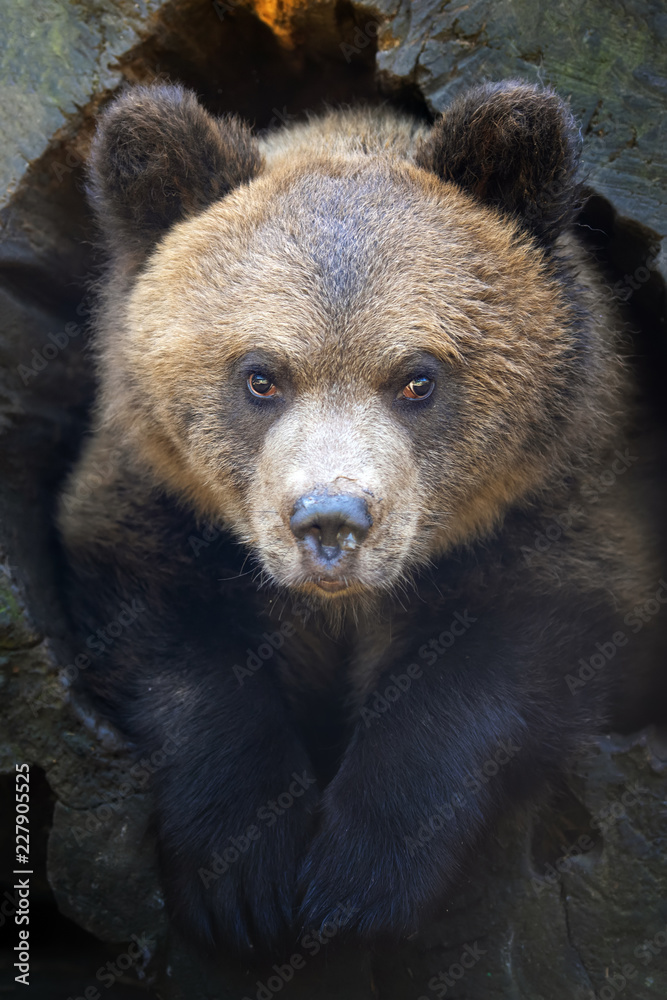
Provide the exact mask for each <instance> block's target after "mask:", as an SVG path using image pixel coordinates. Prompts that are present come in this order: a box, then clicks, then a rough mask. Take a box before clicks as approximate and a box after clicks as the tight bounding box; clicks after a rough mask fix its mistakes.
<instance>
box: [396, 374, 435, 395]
mask: <svg viewBox="0 0 667 1000" xmlns="http://www.w3.org/2000/svg"><path fill="white" fill-rule="evenodd" d="M434 389H435V379H432V378H426V376H422V377H420V378H413V379H412V381H411V382H408V384H407V385H406V386H405V388H404V389H403V390H402V392H401V394H400V397H401V399H428V397H429V396H430V395H431V393H432V392H433V390H434Z"/></svg>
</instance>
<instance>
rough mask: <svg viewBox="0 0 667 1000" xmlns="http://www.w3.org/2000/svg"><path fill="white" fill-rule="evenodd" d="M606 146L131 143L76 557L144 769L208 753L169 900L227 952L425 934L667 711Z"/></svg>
mask: <svg viewBox="0 0 667 1000" xmlns="http://www.w3.org/2000/svg"><path fill="white" fill-rule="evenodd" d="M579 150H580V137H579V132H578V128H577V125H576V123H575V122H574V120H573V118H572V116H571V114H570V112H569V110H568V108H567V106H566V105H565V104H564V103H563V101H562V100H561V99H560V98H559V97H558V96H557V95H556V94H554V93H553V92H552V91H549V90H544V89H539V88H535V87H532V86H529V85H526V84H523V83H519V82H515V81H514V82H512V81H511V82H506V83H500V84H490V85H485V86H481V87H477V88H475V89H473V90H471V91H469V92H467V93H465V94H464V95H463V96H461V97H459V98H458V99H457V100H456V101H455V102H454V103H453V104H452V105H451V107H450V108H449V109H448V110H447V111H446V112H445V113H444V114H443V115H441V116H440V117H439V118H438V120H437V121H436V122H435V124H434V125H433V126H432V127H429V126H427V125H425V124H424V123H421V122H417V121H415V120H412V119H411V118H409V117H406V116H404V115H401V114H398V113H396V112H393V111H391V110H388V109H386V108H385V109H361V110H347V111H334V112H331V113H328V114H326V115H324V116H323V117H320V118H313V119H311V120H309V121H308V122H307V123H306V124H300V125H296V126H293V127H291V128H287V129H284V130H281V131H279V132H277V133H274V134H270V135H268V136H265V137H264V138H261V139H260V138H255V137H253V135H252V134H251V131H250V130H249V128H247V127H246V126H245V125H243V124H242V123H241V122H239V121H237V120H235V119H232V118H222V119H216V118H214V117H212V116H211V115H210V114H208V113H207V112H206V111H205V110H204V109H203V108H202V107H201V106H200V105H199V104H198V103H197V101H196V98H195V97H194V95H193V94H191V93H189V92H187V91H184V90H183V89H181V88H179V87H164V86H162V87H152V88H137V89H134V90H130V91H128V92H127V93H126V94H124V95H122V96H121V97H120V98H118V99H117V100H116V101H115V103H113V104H112V105H111V106H110V107H109V108H108V109H107V110H106V112H105V113H104V114H103V115H102V117H101V121H100V124H99V129H98V133H97V137H96V139H95V141H94V146H93V150H92V154H91V164H90V197H91V200H92V204H93V206H94V208H95V211H96V213H97V217H98V219H99V223H100V226H101V229H102V231H103V233H104V235H105V238H106V241H107V246H108V250H109V266H108V271H107V274H106V278H105V281H104V283H103V287H102V290H101V294H100V304H99V308H98V313H97V317H96V351H97V370H98V375H99V393H98V400H97V405H96V409H95V413H94V419H93V426H92V430H91V433H90V435H89V437H88V439H87V441H86V443H85V447H84V449H83V453H82V455H81V458H80V460H79V462H78V464H77V466H76V468H75V469H74V471H73V472H72V474H71V476H70V478H69V480H68V482H67V484H66V486H65V488H64V491H63V495H62V497H61V502H60V512H59V528H60V532H61V536H62V539H63V544H64V548H65V552H66V558H67V565H68V578H69V588H70V589H69V593H70V604H71V608H72V613H73V616H74V618H75V620H76V625H77V628H78V631H79V634H80V636H81V639H82V642H83V643H84V644H87V645H88V648H93V646H92V645H91V639H92V638H93V637H94V636H99V635H100V634H103V635H104V636H105V641H104V642H102V648H103V650H104V652H103V653H100V654H99V655H97V656H96V657H95V658H94V661H93V663H92V665H91V666H90V667H89V668H88V669H87V670H85V671H83V673H82V678H83V683H84V687H85V690H86V692H87V693H88V695H89V696H90V697H91V698H92V699H93V700H94V702H95V704H96V705H97V707H98V709H99V710H100V711H101V712H102V713H103V714H104V715H105V716H106V717H108V718H110V719H111V720H112V721H113V722H114V723H115V724H116V726H118V727H119V728H120V729H121V730H122V732H123V733H124V734H125V735H126V737H127V738H128V739H129V741H131V743H132V744H133V746H134V747H135V748H136V751H137V754H138V756H139V757H146V756H149V755H151V754H154V753H156V752H158V753H159V751H160V750H161V748H163V747H164V746H165V745H166V744H167V743H168V741H172V740H175V742H176V745H177V746H178V753H177V754H175V755H174V754H170V755H167V757H166V762H165V763H164V766H161V767H158V768H156V769H155V773H154V775H153V788H152V791H153V795H154V801H155V813H154V815H155V829H156V835H157V842H158V848H159V855H160V863H161V871H162V878H163V882H164V888H165V893H166V899H167V905H168V908H169V912H170V914H171V916H172V919H173V920H174V921H175V923H176V924H177V925H178V926H179V927H180V928H181V929H182V931H183V932H184V933H185V934H186V935H187V936H188V937H189V938H190V939H191V940H192V941H194V942H195V943H196V944H198V945H199V946H200V947H202V948H204V949H206V950H208V951H215V950H216V949H218V948H220V947H224V948H230V947H231V948H236V949H240V950H242V951H247V950H249V949H251V948H253V947H254V948H256V949H266V950H268V951H271V950H272V949H276V948H278V947H279V946H280V943H281V942H284V941H286V940H289V938H290V935H291V934H295V933H297V931H298V929H299V928H303V927H306V926H307V927H321V926H322V925H323V924H325V923H326V922H327V920H328V919H329V918H330V917H332V915H336V919H337V921H338V922H340V913H341V908H344V912H345V915H346V916H345V920H344V924H345V928H346V929H347V930H348V931H349V932H353V933H356V934H358V935H361V936H362V937H364V938H379V937H383V936H384V935H391V936H392V937H397V936H399V937H400V936H401V935H406V934H409V933H410V932H412V931H414V930H415V929H416V928H417V927H418V926H419V924H420V922H421V921H423V920H424V919H425V917H426V916H428V914H430V913H431V912H432V911H433V909H434V908H435V907H437V905H438V904H439V903H442V902H443V900H445V899H446V894H447V892H448V891H449V890H450V889H451V887H452V886H453V884H454V882H455V880H456V879H457V877H458V876H459V874H460V872H461V871H462V869H463V868H464V866H465V862H466V857H467V856H468V855H469V854H470V852H471V850H472V849H474V848H475V847H476V846H477V845H478V844H479V842H480V838H481V837H482V835H483V834H484V833H485V832H486V831H489V830H493V828H494V825H495V824H496V823H497V821H498V819H499V817H500V816H501V815H502V814H503V813H505V812H506V811H507V810H508V809H509V808H511V807H514V806H516V805H518V804H520V803H522V802H526V801H530V800H531V798H533V797H535V796H537V795H539V794H540V792H541V790H542V789H544V788H545V787H547V786H549V784H550V783H553V782H557V781H558V779H559V775H561V774H562V772H563V769H564V768H565V767H566V766H567V763H568V761H569V760H570V759H571V758H572V755H573V754H575V753H578V752H580V751H581V750H582V748H585V747H586V745H587V743H588V741H590V739H591V737H592V736H594V734H596V733H597V732H598V731H599V730H600V729H601V727H603V726H605V725H607V724H609V723H610V721H614V722H616V724H628V725H629V724H631V723H632V722H633V721H634V720H636V719H637V718H639V717H640V716H641V715H642V712H643V711H644V707H643V706H644V705H645V702H646V700H647V699H648V700H650V698H651V697H652V688H651V687H650V683H651V681H650V677H651V670H652V664H654V663H655V661H656V657H657V656H658V648H659V645H660V643H662V641H663V640H662V637H661V633H659V631H658V629H657V628H655V627H653V625H652V624H651V622H649V618H651V616H650V615H648V616H647V615H646V614H643V612H642V611H641V609H642V608H644V607H645V606H647V604H646V602H647V601H649V599H650V600H653V601H654V603H655V602H657V603H659V602H660V601H661V599H662V596H661V595H664V597H665V600H667V589H665V590H664V591H663V590H662V589H661V587H662V584H661V582H660V581H661V574H662V573H663V569H662V564H661V561H660V559H661V553H660V547H659V546H658V545H657V543H656V537H657V535H656V531H655V521H654V520H653V516H654V515H653V512H652V509H651V505H650V502H649V499H648V494H647V492H646V490H644V489H643V488H642V486H641V483H640V482H639V477H638V476H637V475H636V473H637V471H638V470H639V468H640V467H641V465H642V461H641V455H640V453H639V451H638V444H637V442H636V439H635V437H633V433H634V432H633V426H634V420H635V418H634V415H633V414H634V402H633V393H634V390H633V387H632V380H631V377H630V375H629V372H628V368H627V365H626V364H625V362H624V361H623V359H622V355H623V351H624V347H623V324H622V322H621V320H620V318H619V316H618V315H617V314H616V312H615V310H614V303H613V300H612V297H611V294H610V290H609V288H608V287H606V286H605V284H604V282H603V281H602V280H601V278H600V276H599V275H598V274H597V273H596V271H595V267H594V266H593V264H592V263H591V261H590V260H589V258H588V255H587V253H586V252H585V251H584V250H583V249H582V247H581V245H580V243H579V241H578V239H577V236H576V226H575V224H574V223H575V218H576V214H577V211H578V209H579V207H580V202H581V195H580V188H579V185H578V181H577V164H578V158H579ZM656 595H658V596H657V597H656ZM132 602H135V603H134V605H132ZM125 603H130V605H131V606H134V607H137V606H138V607H140V608H141V609H142V613H141V614H136V615H134V617H133V619H132V621H131V623H128V624H127V627H124V628H123V629H122V630H121V634H120V635H116V636H115V637H114V638H113V641H106V640H107V639H108V636H107V634H106V633H105V632H104V628H105V625H107V623H110V622H116V621H117V620H118V618H119V614H122V608H123V607H124V606H125ZM638 608H639V609H640V610H638ZM651 621H652V622H654V621H657V619H651ZM637 622H640V624H639V627H638V628H637V626H636V624H633V623H637ZM100 630H101V633H100ZM117 632H118V629H117V628H116V633H117ZM98 646H99V642H98ZM600 661H602V662H600ZM582 664H583V666H582ZM591 664H592V665H591ZM584 668H585V669H584ZM642 699H644V701H642ZM170 745H171V746H173V743H171V744H170ZM162 756H163V757H164V756H165V755H164V754H163V755H162ZM425 829H427V830H428V831H429V835H428V836H427V837H424V836H421V835H420V833H419V831H423V830H425Z"/></svg>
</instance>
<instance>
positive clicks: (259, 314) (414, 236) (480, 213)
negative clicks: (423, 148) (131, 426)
mask: <svg viewBox="0 0 667 1000" xmlns="http://www.w3.org/2000/svg"><path fill="white" fill-rule="evenodd" d="M562 312H563V298H562V289H561V288H560V287H559V286H558V284H557V283H556V282H554V281H553V280H552V279H551V278H550V277H549V276H548V271H547V267H546V265H545V262H544V259H543V257H542V254H541V252H540V251H538V250H536V249H535V248H534V247H533V246H532V244H530V242H529V241H528V240H527V239H526V238H524V237H522V236H521V235H520V234H519V231H518V229H517V227H516V226H515V225H514V224H513V223H512V222H511V221H510V220H508V219H505V218H502V217H501V216H500V215H499V213H497V212H496V211H495V210H493V209H488V208H486V207H485V206H483V205H480V204H478V203H477V202H476V201H475V200H474V199H472V198H471V197H470V196H468V195H467V194H465V193H464V192H462V191H460V190H459V189H458V188H456V187H454V186H453V185H450V184H445V183H443V182H441V181H440V180H439V179H438V178H435V177H433V176H432V175H430V174H428V173H427V172H425V171H423V170H421V169H419V168H417V167H415V166H413V165H412V164H410V163H407V162H396V161H393V160H391V159H390V158H389V157H386V158H382V157H374V158H370V157H358V158H348V159H346V160H342V159H341V160H339V161H337V160H334V159H324V160H323V159H315V158H313V159H311V160H307V159H306V160H305V162H300V163H297V164H292V165H286V164H285V162H282V163H279V164H278V165H277V166H274V167H273V168H271V167H269V169H267V171H266V172H265V173H264V174H263V175H261V176H260V177H258V178H257V179H256V180H254V181H252V182H251V183H250V184H249V185H247V186H244V187H242V188H240V189H238V190H236V191H234V192H232V193H231V194H230V195H228V196H227V197H226V198H225V199H223V200H221V201H220V202H218V203H216V204H214V205H213V206H211V207H210V208H209V209H207V210H206V211H204V212H203V213H202V214H201V215H199V216H197V217H196V218H194V219H190V220H188V221H186V222H184V223H181V224H179V225H177V226H176V227H174V229H173V230H172V231H171V232H170V233H169V234H168V235H167V236H166V238H165V239H164V240H163V242H162V244H161V246H160V247H159V248H158V249H157V251H156V253H155V254H154V255H153V257H152V259H151V261H150V262H149V264H148V266H147V268H146V270H145V272H144V273H143V274H142V275H141V276H140V278H139V279H138V281H137V285H136V287H135V289H134V292H133V294H132V296H131V298H130V302H129V309H128V319H129V327H130V333H131V336H132V338H133V339H134V340H135V346H139V345H141V348H142V349H143V350H145V351H146V352H147V353H148V355H150V354H151V353H154V354H155V355H156V356H163V355H164V353H165V351H169V350H170V347H171V346H173V348H174V349H175V350H182V349H185V350H188V349H192V350H196V351H197V352H198V353H199V355H200V356H201V355H206V354H208V355H209V361H211V362H212V361H213V360H214V359H215V362H216V363H217V364H220V363H225V362H231V361H233V360H235V359H236V358H239V357H241V356H243V355H244V354H246V353H248V352H249V351H253V350H257V349H260V350H262V349H263V350H267V351H271V352H272V354H274V355H276V356H278V357H282V358H283V359H284V360H285V361H286V362H289V364H290V365H291V366H292V367H296V368H299V369H301V370H303V371H308V370H309V369H313V368H316V367H318V366H319V363H320V359H321V358H322V357H327V358H328V362H329V366H330V364H331V358H332V348H334V347H335V348H336V349H337V350H336V356H337V363H338V364H339V365H340V366H341V372H342V370H343V369H344V368H345V364H346V360H347V361H350V360H351V359H352V358H354V359H355V363H356V364H358V362H359V361H360V360H362V359H363V357H364V356H366V355H367V356H368V360H369V361H372V360H373V359H374V360H377V359H378V357H379V356H382V355H386V356H387V357H388V358H393V359H395V358H397V357H400V355H401V354H405V355H406V356H408V355H410V354H411V353H412V354H414V352H415V350H425V351H430V352H432V353H434V354H435V355H436V356H438V357H441V358H443V359H446V360H453V359H459V358H460V350H461V347H462V345H463V344H464V343H465V342H467V343H468V345H470V344H471V343H472V342H474V341H475V340H476V339H477V340H479V338H480V337H484V338H485V339H486V340H487V341H488V340H489V338H490V339H491V340H494V339H497V338H500V339H502V340H503V341H504V342H511V341H513V340H519V341H520V340H524V339H525V338H526V336H531V337H532V336H534V334H535V333H536V331H535V330H533V329H532V327H533V326H538V327H539V331H537V332H538V335H539V336H540V337H546V338H547V339H550V340H552V339H553V338H554V337H558V336H559V334H560V335H562V327H563V323H562V320H563V316H562ZM559 320H560V321H561V322H560V325H559Z"/></svg>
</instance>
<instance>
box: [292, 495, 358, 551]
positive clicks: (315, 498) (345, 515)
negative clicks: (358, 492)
mask: <svg viewBox="0 0 667 1000" xmlns="http://www.w3.org/2000/svg"><path fill="white" fill-rule="evenodd" d="M372 523H373V522H372V519H371V516H370V514H369V512H368V505H367V504H366V501H365V500H363V499H362V498H361V497H354V496H350V495H348V494H345V493H337V494H336V493H335V494H330V493H315V494H309V495H308V496H305V497H301V498H300V499H299V500H297V502H296V504H295V505H294V513H293V514H292V517H291V519H290V527H291V529H292V532H293V534H294V536H295V538H297V539H298V540H299V541H304V540H305V539H306V538H307V537H309V538H312V539H313V541H314V542H315V544H316V545H317V548H318V550H319V552H320V554H321V555H323V556H324V558H325V559H328V560H330V559H333V558H335V556H337V555H338V554H339V553H340V552H341V550H342V551H345V552H351V551H353V550H354V549H356V548H357V547H358V546H359V545H360V544H361V543H362V542H363V540H364V539H365V537H366V535H367V534H368V532H369V529H370V527H371V524H372Z"/></svg>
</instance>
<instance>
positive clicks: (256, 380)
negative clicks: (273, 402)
mask: <svg viewBox="0 0 667 1000" xmlns="http://www.w3.org/2000/svg"><path fill="white" fill-rule="evenodd" d="M248 388H249V389H250V391H251V393H252V394H253V396H275V395H276V393H277V392H278V390H277V389H276V387H275V385H274V384H273V382H272V381H271V379H270V378H269V377H268V375H262V374H261V372H253V374H252V375H250V376H249V377H248Z"/></svg>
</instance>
